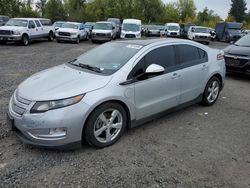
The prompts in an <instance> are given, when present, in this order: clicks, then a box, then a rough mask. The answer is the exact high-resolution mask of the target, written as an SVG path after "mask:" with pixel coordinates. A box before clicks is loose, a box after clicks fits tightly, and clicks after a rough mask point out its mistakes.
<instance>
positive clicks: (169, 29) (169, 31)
mask: <svg viewBox="0 0 250 188" xmlns="http://www.w3.org/2000/svg"><path fill="white" fill-rule="evenodd" d="M165 26H166V36H167V37H180V25H179V24H178V23H167V24H166V25H165Z"/></svg>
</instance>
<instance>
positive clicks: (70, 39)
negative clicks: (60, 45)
mask: <svg viewBox="0 0 250 188" xmlns="http://www.w3.org/2000/svg"><path fill="white" fill-rule="evenodd" d="M56 40H61V41H76V40H77V36H75V37H67V36H58V35H56Z"/></svg>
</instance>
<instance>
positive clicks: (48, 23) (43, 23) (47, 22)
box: [40, 20, 52, 26]
mask: <svg viewBox="0 0 250 188" xmlns="http://www.w3.org/2000/svg"><path fill="white" fill-rule="evenodd" d="M40 22H41V24H42V25H44V26H51V25H52V23H51V21H50V20H40Z"/></svg>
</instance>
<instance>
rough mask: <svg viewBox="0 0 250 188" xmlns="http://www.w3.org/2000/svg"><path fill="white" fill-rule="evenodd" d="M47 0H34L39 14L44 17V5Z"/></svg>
mask: <svg viewBox="0 0 250 188" xmlns="http://www.w3.org/2000/svg"><path fill="white" fill-rule="evenodd" d="M46 1H47V0H38V1H37V2H36V8H37V10H38V11H39V12H40V14H41V16H42V17H44V11H45V5H46Z"/></svg>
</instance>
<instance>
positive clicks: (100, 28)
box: [91, 21, 117, 43]
mask: <svg viewBox="0 0 250 188" xmlns="http://www.w3.org/2000/svg"><path fill="white" fill-rule="evenodd" d="M116 35H117V34H116V29H115V23H114V22H108V21H101V22H96V23H95V25H94V28H93V30H92V37H91V39H92V42H93V43H95V42H98V41H102V42H106V41H111V40H115V39H116Z"/></svg>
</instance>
